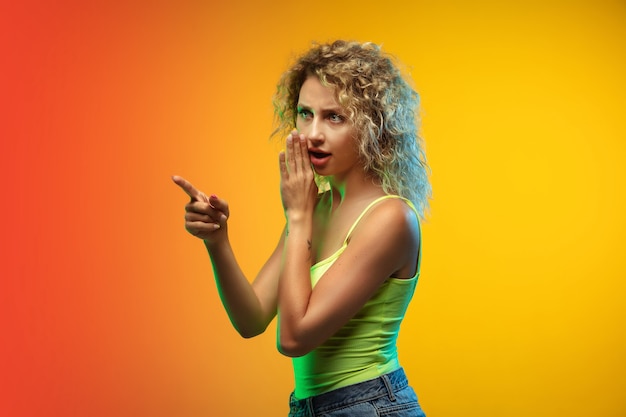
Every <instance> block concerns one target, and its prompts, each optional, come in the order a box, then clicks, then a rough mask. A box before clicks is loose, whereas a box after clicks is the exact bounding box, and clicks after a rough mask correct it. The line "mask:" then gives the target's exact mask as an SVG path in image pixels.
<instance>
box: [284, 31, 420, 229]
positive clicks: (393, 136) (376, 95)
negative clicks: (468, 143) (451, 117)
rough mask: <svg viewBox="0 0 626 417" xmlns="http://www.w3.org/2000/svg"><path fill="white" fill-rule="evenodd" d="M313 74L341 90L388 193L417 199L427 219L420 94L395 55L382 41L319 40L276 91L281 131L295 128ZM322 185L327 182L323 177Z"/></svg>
mask: <svg viewBox="0 0 626 417" xmlns="http://www.w3.org/2000/svg"><path fill="white" fill-rule="evenodd" d="M310 75H315V76H317V77H318V78H319V80H320V81H321V82H322V84H324V85H327V86H331V87H333V88H334V89H335V93H336V97H337V101H338V102H339V104H340V105H341V106H343V107H344V109H345V111H346V113H347V115H348V118H349V120H350V121H351V123H352V124H353V126H354V128H355V130H356V132H357V135H356V136H357V142H358V147H359V156H360V158H361V161H362V162H363V166H364V168H365V170H366V172H368V173H369V174H372V176H373V177H374V178H375V179H376V180H377V181H379V182H380V184H381V186H382V187H383V190H384V191H385V192H386V193H388V194H398V195H400V196H402V197H405V198H407V199H409V200H411V201H412V202H413V204H414V205H415V207H416V208H417V210H418V212H419V214H420V216H421V217H424V214H425V212H427V211H428V207H429V204H428V200H429V198H430V197H431V186H430V181H429V167H428V164H427V162H426V154H425V152H424V144H423V140H422V138H421V136H420V135H419V132H418V130H419V119H418V114H417V111H418V108H419V96H418V94H417V93H416V92H415V91H414V90H413V88H412V87H411V86H410V85H409V84H408V83H407V81H406V80H405V79H404V78H403V76H402V74H401V72H400V70H399V69H398V66H397V65H395V64H394V59H393V58H392V57H391V56H390V55H388V54H385V53H383V52H382V51H381V49H380V47H379V46H378V45H376V44H373V43H370V42H366V43H359V42H347V41H342V40H338V41H335V42H333V43H329V44H314V45H313V47H312V48H311V49H310V50H309V51H308V52H306V53H305V54H304V55H302V56H301V57H300V58H298V59H297V60H296V62H295V64H294V65H293V66H292V67H291V68H290V69H289V70H287V71H286V72H285V73H284V74H283V75H282V77H281V78H280V81H279V83H278V86H277V89H276V93H275V95H274V100H273V102H274V114H275V117H276V130H275V131H274V133H273V135H276V134H287V133H288V132H289V131H291V129H293V127H294V126H295V122H296V117H297V104H298V98H299V95H300V88H301V87H302V84H303V83H304V81H305V80H306V78H307V77H308V76H310ZM317 180H318V184H320V185H321V186H322V187H324V185H325V184H326V185H327V182H326V181H325V180H324V178H323V177H319V176H318V177H317Z"/></svg>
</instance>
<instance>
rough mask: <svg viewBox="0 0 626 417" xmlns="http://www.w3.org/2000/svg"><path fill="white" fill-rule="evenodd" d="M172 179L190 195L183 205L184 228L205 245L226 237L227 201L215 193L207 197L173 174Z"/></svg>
mask: <svg viewBox="0 0 626 417" xmlns="http://www.w3.org/2000/svg"><path fill="white" fill-rule="evenodd" d="M172 180H173V181H174V183H176V185H178V186H179V187H180V188H182V190H183V191H184V192H185V193H186V194H187V195H188V196H189V197H191V201H190V202H189V203H187V205H185V229H187V231H188V232H189V233H191V234H192V235H193V236H196V237H198V238H200V239H203V240H204V241H205V243H206V244H207V245H211V244H215V243H218V242H219V241H221V240H224V239H226V238H227V231H226V229H227V227H226V226H227V224H226V221H227V220H228V216H229V213H230V212H229V210H228V203H226V201H224V200H222V199H220V198H218V197H217V196H216V195H212V196H210V197H208V196H207V195H206V194H204V193H203V192H202V191H199V190H197V189H196V188H195V187H194V186H193V185H191V183H190V182H189V181H187V180H186V179H184V178H182V177H179V176H176V175H174V176H173V177H172Z"/></svg>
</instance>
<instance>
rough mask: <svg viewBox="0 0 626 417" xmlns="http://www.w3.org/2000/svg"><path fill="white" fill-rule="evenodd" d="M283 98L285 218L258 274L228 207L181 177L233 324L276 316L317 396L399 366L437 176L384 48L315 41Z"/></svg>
mask: <svg viewBox="0 0 626 417" xmlns="http://www.w3.org/2000/svg"><path fill="white" fill-rule="evenodd" d="M276 108H277V114H278V115H279V129H278V131H280V130H281V128H282V129H284V128H285V127H286V126H289V125H291V126H292V127H293V126H295V128H296V129H295V130H294V131H292V132H291V133H290V134H289V135H288V136H287V140H286V151H285V152H281V154H280V156H279V166H280V171H281V198H282V202H283V207H284V211H285V218H286V226H285V229H284V230H283V232H282V234H281V237H280V240H279V242H278V244H277V246H276V248H275V250H274V251H273V253H272V255H271V256H270V257H269V259H268V261H267V262H266V263H265V265H264V266H263V268H262V269H261V271H260V272H259V274H258V275H257V277H256V279H255V280H254V281H253V283H252V284H249V282H248V280H247V279H246V278H245V276H244V275H243V273H242V272H241V270H240V268H239V266H238V264H237V262H236V260H235V257H234V254H233V253H232V248H231V247H230V243H229V241H228V232H227V219H228V216H229V209H228V205H227V203H226V202H225V201H224V200H223V199H221V198H218V197H217V196H214V195H213V196H210V197H207V196H206V195H205V194H203V193H202V192H200V191H198V190H197V189H195V188H194V187H193V186H192V185H191V184H190V183H188V182H187V181H185V180H184V179H182V178H180V177H174V181H175V182H176V183H177V184H178V185H179V186H180V187H181V188H183V189H184V190H185V192H187V194H188V195H189V196H190V197H191V202H190V203H189V204H188V205H187V206H186V209H187V210H186V227H187V229H188V230H189V231H190V233H192V234H194V235H195V236H198V237H200V238H202V239H203V240H204V242H205V245H206V247H207V249H208V252H209V255H210V257H211V260H212V263H213V269H214V275H215V278H216V282H217V285H218V288H219V293H220V296H221V298H222V302H223V304H224V307H225V308H226V310H227V312H228V314H229V317H230V319H231V321H232V323H233V325H234V326H235V328H237V330H238V331H239V332H240V333H241V334H242V335H243V336H244V337H251V336H254V335H256V334H259V333H261V332H263V331H264V330H265V328H266V327H267V325H268V324H269V322H270V321H271V320H272V319H273V318H274V317H275V316H276V314H278V319H279V320H278V335H277V344H278V349H279V350H280V351H281V352H282V353H283V354H285V355H287V356H292V357H295V358H297V359H294V366H295V370H296V381H297V387H296V393H297V396H300V395H307V396H308V395H309V394H311V393H313V394H314V393H319V392H323V391H325V390H328V389H332V388H336V387H338V386H342V385H347V384H348V383H354V382H359V381H361V380H365V379H370V375H373V376H372V377H375V376H377V375H378V374H381V373H384V372H386V371H391V370H393V369H395V367H397V366H398V365H397V353H396V351H395V339H396V336H397V332H398V328H399V324H400V322H401V320H402V317H403V316H404V312H405V310H406V307H407V305H408V301H409V300H410V298H411V295H412V293H413V289H414V286H415V281H416V280H417V276H418V273H419V257H420V253H419V252H420V245H421V242H420V239H421V237H420V228H419V215H421V214H422V213H423V211H424V209H425V208H426V207H427V198H428V196H429V194H430V186H429V185H428V179H427V172H426V164H425V157H424V153H423V149H422V147H421V141H420V138H419V136H418V135H417V129H416V122H415V110H416V108H417V95H416V93H415V92H414V91H413V90H412V89H411V88H410V87H409V86H408V85H407V84H406V82H405V81H404V79H403V78H402V77H401V75H400V73H399V71H398V70H397V69H396V67H395V66H394V65H393V63H392V62H391V60H390V59H389V57H387V56H385V55H383V54H382V53H381V52H380V50H379V49H378V47H376V46H375V45H372V44H358V43H347V42H342V41H338V42H335V43H333V44H330V45H319V46H317V47H315V48H313V49H311V50H310V51H309V52H308V53H307V54H305V55H304V56H303V57H301V58H300V60H299V61H298V62H297V63H296V64H295V65H294V66H293V67H292V68H291V69H290V70H289V71H287V72H286V73H285V74H284V76H283V78H282V79H281V83H280V84H279V89H278V93H277V96H276ZM320 188H322V192H320ZM395 194H398V195H399V196H401V197H403V198H405V200H403V199H402V198H388V197H386V196H388V195H395ZM372 343H373V344H372ZM364 344H365V345H367V346H364ZM359 346H360V347H359ZM371 349H374V350H376V351H377V352H378V354H377V355H371V354H368V352H369V353H372V352H371ZM329 356H330V357H329ZM336 368H342V370H341V371H338V370H337V369H336ZM372 372H374V373H375V374H373V373H372Z"/></svg>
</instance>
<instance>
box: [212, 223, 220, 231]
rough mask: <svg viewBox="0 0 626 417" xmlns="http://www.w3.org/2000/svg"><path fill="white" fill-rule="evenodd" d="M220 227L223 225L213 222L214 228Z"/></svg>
mask: <svg viewBox="0 0 626 417" xmlns="http://www.w3.org/2000/svg"><path fill="white" fill-rule="evenodd" d="M220 227H221V226H220V225H219V224H217V223H213V228H214V229H215V230H217V229H219V228H220Z"/></svg>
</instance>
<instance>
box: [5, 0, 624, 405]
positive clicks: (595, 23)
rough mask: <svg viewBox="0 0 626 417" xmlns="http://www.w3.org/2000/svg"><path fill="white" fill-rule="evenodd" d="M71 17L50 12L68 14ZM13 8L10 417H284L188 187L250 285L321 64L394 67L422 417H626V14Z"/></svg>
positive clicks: (8, 144)
mask: <svg viewBox="0 0 626 417" xmlns="http://www.w3.org/2000/svg"><path fill="white" fill-rule="evenodd" d="M54 3H56V4H54ZM214 3H215V4H211V2H201V1H195V2H194V1H187V2H173V1H172V2H167V1H150V2H148V1H146V2H138V1H137V2H126V1H110V2H69V1H66V2H43V1H36V0H33V1H28V0H25V1H19V2H9V1H3V2H2V4H0V52H1V55H0V56H1V58H0V59H1V60H2V62H1V63H0V105H1V106H2V108H1V109H0V110H1V111H0V118H1V120H0V140H1V142H0V143H1V144H0V159H1V160H0V162H1V164H0V173H1V174H2V194H3V197H2V204H1V205H0V230H1V231H2V232H1V236H2V248H1V252H0V261H1V275H2V277H1V280H0V325H1V331H2V333H1V334H2V341H1V342H0V415H3V416H15V417H18V416H19V417H21V416H92V417H97V416H103V417H104V416H107V417H108V416H118V417H122V416H129V417H130V416H152V417H158V416H252V415H254V416H279V415H286V414H287V397H288V395H289V392H290V391H291V389H292V379H291V378H292V376H291V368H290V362H289V360H288V359H287V358H284V357H282V356H280V355H279V354H278V353H277V352H276V350H275V347H274V337H275V336H274V332H275V325H274V324H273V325H272V327H271V328H270V329H269V331H268V332H267V333H266V334H264V335H262V336H261V337H258V338H256V339H253V340H243V339H241V338H239V337H238V336H237V335H236V333H235V331H234V330H232V328H231V327H230V324H229V322H228V319H227V317H226V315H225V313H224V312H223V310H222V308H221V305H220V304H219V301H218V298H217V294H216V290H215V288H214V285H213V282H212V276H211V270H210V263H209V261H208V258H207V256H206V254H205V252H204V248H203V246H202V245H201V243H200V242H199V241H197V240H196V239H194V238H192V237H191V236H189V235H188V234H187V233H186V232H185V231H184V228H183V206H184V204H185V202H186V201H187V197H186V196H185V195H184V194H183V193H182V192H181V191H180V190H179V189H178V188H177V187H176V186H175V185H174V184H173V183H172V182H171V180H170V175H172V174H179V175H182V176H184V177H186V178H187V179H189V180H190V181H191V182H192V183H194V184H196V185H197V186H198V187H200V188H201V189H203V190H204V191H206V192H208V193H216V194H218V195H220V196H222V197H224V198H226V199H227V200H228V201H229V202H230V205H231V211H232V215H231V220H230V230H231V232H232V233H231V237H232V241H233V245H234V246H235V249H236V252H237V253H238V255H239V259H240V261H241V264H242V267H243V268H244V270H245V271H246V272H247V273H249V274H250V276H253V275H254V273H255V272H256V270H257V269H258V268H259V267H260V265H261V264H262V262H263V261H264V259H265V258H266V257H267V255H268V254H269V252H270V251H271V250H272V248H273V246H274V245H275V241H276V239H277V238H278V235H279V232H280V230H281V227H282V223H283V216H282V211H281V205H280V199H279V193H278V164H277V150H278V146H279V145H277V144H275V143H274V142H270V141H268V136H269V134H270V132H271V126H272V125H271V121H272V107H271V95H272V93H273V89H274V86H275V83H276V81H277V80H278V77H279V76H280V74H281V72H282V71H283V70H284V69H285V68H286V67H287V65H288V64H289V62H290V60H291V58H292V57H293V56H294V55H295V54H297V53H299V52H302V51H303V50H305V49H306V48H307V47H308V46H309V44H310V41H312V40H319V41H325V40H330V39H334V38H348V39H357V40H370V41H374V42H377V43H382V44H383V45H384V49H386V50H387V51H389V52H391V53H393V54H395V55H397V56H398V57H399V58H400V59H401V60H402V61H403V62H404V63H406V65H407V67H408V68H409V69H410V72H411V74H412V76H413V78H414V80H415V85H416V88H417V90H418V91H419V92H420V93H421V96H422V104H423V133H424V136H425V138H426V141H427V151H428V155H429V159H430V163H431V166H432V170H433V176H432V182H433V188H434V200H433V202H432V214H431V216H430V217H429V220H428V221H427V222H425V223H424V227H423V230H424V245H425V246H424V261H423V269H422V277H421V280H420V284H419V285H418V289H417V292H416V296H415V298H414V301H413V304H412V306H411V307H410V310H409V313H408V315H407V317H406V320H405V324H404V327H403V333H402V334H401V338H400V342H399V344H400V357H401V361H402V362H403V364H404V366H405V368H406V369H407V371H408V374H409V378H410V380H411V382H412V384H413V385H414V387H415V389H416V391H417V392H418V395H419V397H420V401H421V403H422V405H423V407H424V409H425V410H426V412H427V414H428V416H429V417H437V416H442V417H443V416H507V417H515V416H527V415H533V416H539V417H553V416H565V415H567V416H571V417H575V416H581V417H582V416H603V417H623V416H624V415H626V396H624V392H625V389H626V320H625V319H626V307H625V305H624V298H625V297H624V296H625V293H626V291H625V290H626V284H625V283H624V278H626V274H625V272H626V256H624V249H625V248H626V221H625V220H624V213H626V198H625V195H624V194H625V193H624V191H625V190H626V184H625V183H626V181H625V180H626V164H625V163H624V160H625V159H626V141H625V139H626V137H625V136H626V134H625V130H624V109H625V108H626V77H625V76H624V74H626V3H624V2H623V1H617V0H615V1H608V0H606V1H602V0H593V1H591V0H590V1H550V0H548V1H538V0H537V1H523V2H522V1H517V2H496V1H491V2H490V1H477V2H465V1H461V0H458V1H442V2H434V1H414V2H408V1H393V0H392V1H385V2H382V3H381V2H378V1H376V2H374V1H372V2H370V3H368V2H363V1H344V2H339V1H334V2H330V1H326V0H320V1H318V2H291V1H290V2H286V1H275V2H272V3H271V4H272V5H271V6H269V5H264V4H263V2H257V1H251V0H250V1H248V0H245V1H241V0H239V1H233V2H214Z"/></svg>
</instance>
